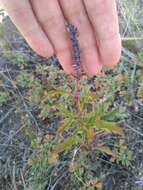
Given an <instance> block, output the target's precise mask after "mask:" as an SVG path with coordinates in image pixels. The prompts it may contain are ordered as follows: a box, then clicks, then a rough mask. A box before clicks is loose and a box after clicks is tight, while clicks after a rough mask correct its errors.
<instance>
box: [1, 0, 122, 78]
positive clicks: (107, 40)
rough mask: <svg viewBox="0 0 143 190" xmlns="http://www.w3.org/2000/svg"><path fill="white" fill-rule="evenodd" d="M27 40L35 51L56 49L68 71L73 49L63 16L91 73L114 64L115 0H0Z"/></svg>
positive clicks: (50, 52) (116, 50)
mask: <svg viewBox="0 0 143 190" xmlns="http://www.w3.org/2000/svg"><path fill="white" fill-rule="evenodd" d="M0 3H2V5H3V7H4V8H5V10H6V11H7V12H8V14H9V16H10V17H11V19H12V21H13V22H14V23H15V25H16V26H17V27H18V29H19V30H20V32H21V33H22V34H23V36H24V37H25V39H26V40H27V42H28V44H29V45H30V46H31V48H33V49H34V50H35V51H36V52H37V53H38V54H40V55H41V56H44V57H47V58H48V57H49V56H51V55H53V54H54V53H56V55H57V56H58V58H59V61H60V63H61V65H62V66H63V68H64V70H65V71H66V72H67V73H68V74H71V73H72V72H73V67H72V58H71V57H72V55H71V54H72V53H71V47H70V40H69V34H68V32H67V30H66V27H65V20H66V21H67V22H69V23H72V24H73V25H75V26H76V27H77V28H78V31H79V44H80V49H81V62H82V67H83V69H84V71H85V72H86V73H87V74H90V75H96V74H99V73H100V71H101V69H102V66H103V65H106V66H114V65H116V64H117V62H118V60H119V58H120V54H121V39H120V35H119V25H118V16H117V9H116V3H115V0H0Z"/></svg>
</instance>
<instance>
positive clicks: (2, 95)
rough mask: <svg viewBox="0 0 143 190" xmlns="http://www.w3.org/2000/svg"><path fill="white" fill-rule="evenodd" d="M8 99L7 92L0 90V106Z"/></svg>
mask: <svg viewBox="0 0 143 190" xmlns="http://www.w3.org/2000/svg"><path fill="white" fill-rule="evenodd" d="M9 99H10V97H9V94H8V92H5V91H4V90H0V106H3V105H4V104H6V103H7V101H8V100H9Z"/></svg>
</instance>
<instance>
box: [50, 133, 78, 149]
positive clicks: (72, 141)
mask: <svg viewBox="0 0 143 190" xmlns="http://www.w3.org/2000/svg"><path fill="white" fill-rule="evenodd" d="M77 143H78V139H77V135H76V134H75V135H72V136H70V137H68V138H67V139H65V140H64V142H62V143H59V144H57V145H55V147H54V152H55V153H60V152H63V151H67V150H69V149H70V148H71V147H72V146H73V145H75V144H77Z"/></svg>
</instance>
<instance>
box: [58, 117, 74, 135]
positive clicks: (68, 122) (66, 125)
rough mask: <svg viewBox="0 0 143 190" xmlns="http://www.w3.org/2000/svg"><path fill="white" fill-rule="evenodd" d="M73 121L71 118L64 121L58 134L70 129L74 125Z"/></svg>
mask: <svg viewBox="0 0 143 190" xmlns="http://www.w3.org/2000/svg"><path fill="white" fill-rule="evenodd" d="M72 123H73V121H72V120H71V118H66V119H64V120H63V121H62V124H61V125H60V127H59V128H58V130H57V133H58V134H59V133H62V132H63V131H64V130H65V129H67V128H69V127H70V126H71V125H72Z"/></svg>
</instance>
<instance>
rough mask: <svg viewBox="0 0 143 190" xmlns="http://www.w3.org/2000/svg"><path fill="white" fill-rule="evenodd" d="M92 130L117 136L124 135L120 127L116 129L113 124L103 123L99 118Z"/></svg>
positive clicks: (115, 125)
mask: <svg viewBox="0 0 143 190" xmlns="http://www.w3.org/2000/svg"><path fill="white" fill-rule="evenodd" d="M92 128H96V129H102V130H105V131H108V132H112V133H115V134H118V135H123V134H124V132H123V129H122V128H121V127H118V126H117V124H116V123H115V122H107V121H103V120H101V119H100V118H96V121H95V126H93V127H92Z"/></svg>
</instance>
